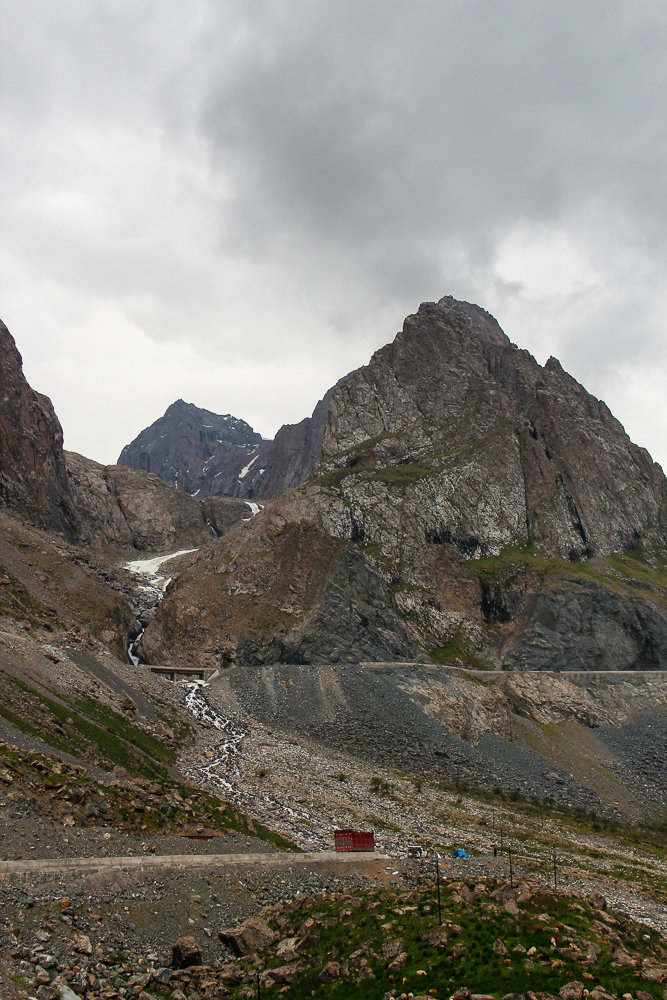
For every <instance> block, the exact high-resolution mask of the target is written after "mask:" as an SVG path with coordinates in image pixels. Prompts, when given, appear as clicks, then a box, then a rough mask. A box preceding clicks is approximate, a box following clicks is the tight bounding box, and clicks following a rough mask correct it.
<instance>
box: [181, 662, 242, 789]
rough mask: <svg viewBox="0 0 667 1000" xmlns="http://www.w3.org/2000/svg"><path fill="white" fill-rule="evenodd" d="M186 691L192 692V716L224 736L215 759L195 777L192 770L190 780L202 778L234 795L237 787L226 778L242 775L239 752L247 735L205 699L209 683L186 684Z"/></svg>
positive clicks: (187, 703)
mask: <svg viewBox="0 0 667 1000" xmlns="http://www.w3.org/2000/svg"><path fill="white" fill-rule="evenodd" d="M182 684H183V687H184V688H185V689H186V691H187V692H188V693H187V695H186V697H185V707H186V708H187V710H188V712H190V714H191V715H193V716H194V717H195V719H196V720H197V722H199V723H202V724H203V725H205V726H212V727H213V729H217V730H218V732H219V733H220V734H221V738H220V740H219V742H218V743H217V745H216V746H215V749H214V750H213V759H212V760H211V761H210V762H209V763H207V764H202V765H200V766H199V767H198V768H197V769H196V771H195V772H194V773H193V769H190V773H189V774H188V777H190V778H192V777H197V778H199V779H201V778H202V777H203V778H205V779H206V781H209V782H210V783H211V784H212V785H215V787H216V788H222V789H224V790H225V792H227V793H228V794H229V793H233V792H234V787H233V785H232V784H231V782H230V781H228V780H227V778H225V777H223V775H224V774H230V772H233V774H234V775H236V774H238V767H237V765H236V762H235V760H234V756H235V754H236V753H237V752H238V749H239V746H240V744H241V740H242V739H243V737H244V736H245V735H246V734H245V732H244V731H243V730H242V729H239V728H238V724H237V723H236V722H234V720H233V719H225V718H223V716H221V715H218V713H217V712H216V711H214V710H213V709H212V708H211V706H210V705H209V703H208V702H207V701H206V697H205V696H204V692H203V690H202V689H203V688H205V687H208V684H207V683H206V681H202V680H194V681H183V682H182Z"/></svg>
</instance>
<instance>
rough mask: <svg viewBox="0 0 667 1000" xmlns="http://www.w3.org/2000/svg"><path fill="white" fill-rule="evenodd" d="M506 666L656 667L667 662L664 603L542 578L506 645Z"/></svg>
mask: <svg viewBox="0 0 667 1000" xmlns="http://www.w3.org/2000/svg"><path fill="white" fill-rule="evenodd" d="M503 662H504V664H505V666H506V667H507V668H509V669H522V668H523V669H526V668H528V669H531V670H563V669H565V670H656V669H659V668H661V667H662V668H665V666H666V665H667V616H666V615H665V608H664V604H663V606H662V608H661V607H660V605H659V604H658V603H654V602H653V601H651V600H648V599H646V598H642V596H640V595H639V594H638V593H636V594H632V595H630V594H627V593H626V594H622V593H618V592H617V591H615V590H614V589H612V588H611V587H608V586H606V587H605V586H600V585H599V584H597V583H595V582H594V581H592V580H581V579H576V578H574V579H573V578H569V579H563V580H560V581H558V583H557V584H554V582H553V581H549V582H548V583H545V585H544V586H542V587H541V589H540V590H539V591H538V593H537V594H536V596H535V599H534V602H533V604H532V607H531V611H530V616H529V618H528V620H527V621H526V623H525V626H524V628H522V629H520V630H519V631H518V632H517V633H516V634H515V636H513V637H512V639H511V640H510V641H509V642H508V643H507V644H506V646H505V648H504V650H503Z"/></svg>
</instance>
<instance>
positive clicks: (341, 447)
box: [318, 298, 666, 559]
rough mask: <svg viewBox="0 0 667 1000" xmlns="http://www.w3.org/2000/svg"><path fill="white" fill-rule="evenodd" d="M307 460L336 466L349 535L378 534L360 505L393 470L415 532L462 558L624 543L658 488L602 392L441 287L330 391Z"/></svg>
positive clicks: (648, 522) (636, 533)
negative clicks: (440, 293) (319, 440)
mask: <svg viewBox="0 0 667 1000" xmlns="http://www.w3.org/2000/svg"><path fill="white" fill-rule="evenodd" d="M318 471H319V472H320V473H323V472H327V471H328V472H335V473H336V474H337V482H338V484H339V487H340V491H341V494H342V496H344V497H345V499H347V500H348V501H349V504H350V506H349V512H350V513H349V519H350V526H349V534H350V535H353V534H354V533H356V534H357V535H359V534H360V533H361V534H363V537H364V539H365V540H366V542H367V543H375V544H379V545H381V546H383V547H384V545H385V544H386V543H385V541H384V539H383V537H382V533H383V530H384V528H385V525H384V523H383V520H384V519H383V518H378V517H377V516H375V515H374V513H373V512H374V511H376V510H377V508H378V504H379V503H384V502H386V492H387V491H386V485H387V483H389V484H390V485H392V486H394V485H397V484H398V481H399V480H400V485H402V486H403V487H404V491H403V492H404V495H405V498H406V499H407V500H408V503H409V505H410V506H411V512H410V519H411V520H413V519H414V518H416V519H417V521H418V524H419V530H421V531H422V533H423V537H424V539H425V540H426V541H427V542H428V543H430V544H441V543H450V544H453V545H454V546H455V547H456V548H458V550H459V551H460V552H461V553H462V554H463V555H464V556H465V557H466V558H471V557H482V556H486V555H490V554H494V553H498V552H500V551H501V550H502V549H504V548H506V547H507V546H509V545H516V544H524V545H525V544H534V545H535V546H536V547H538V548H539V549H540V550H541V551H544V552H547V553H549V554H550V555H554V556H561V557H564V558H571V559H581V558H584V557H588V556H591V555H593V554H608V553H610V552H617V551H625V550H627V549H630V548H633V547H635V546H637V545H638V544H641V543H643V542H646V541H647V540H649V539H651V538H654V537H655V535H656V532H657V531H658V529H659V521H660V512H661V506H662V505H663V504H664V500H665V495H666V491H665V477H664V475H663V473H662V470H661V469H660V467H659V466H657V465H655V464H654V463H653V462H652V461H651V458H650V456H649V455H648V453H647V452H646V451H645V450H644V449H641V448H638V447H637V446H636V445H634V444H632V442H631V441H630V440H629V438H628V436H627V435H626V433H625V431H624V430H623V428H622V426H621V425H620V424H619V422H618V421H617V420H616V419H615V418H614V417H613V416H612V414H611V413H610V411H609V409H608V408H607V407H606V405H605V404H604V403H602V402H600V401H599V400H597V399H595V397H593V396H591V395H590V394H589V393H587V392H586V390H585V389H584V388H583V387H582V386H581V385H579V384H578V383H577V382H576V381H575V380H574V379H573V378H571V376H569V375H568V374H567V373H566V372H564V371H563V369H562V368H561V366H560V364H559V363H558V362H557V361H556V360H555V359H553V358H551V359H549V361H548V362H547V364H546V365H545V366H544V367H541V366H540V365H538V364H537V362H536V361H535V360H534V358H532V357H531V355H530V354H528V353H527V352H526V351H521V350H519V349H518V348H517V347H515V346H514V345H513V344H511V343H510V342H509V340H508V338H507V337H506V336H505V334H504V333H503V332H502V330H501V329H500V327H499V326H498V324H497V323H496V321H495V320H494V319H493V318H492V317H491V316H489V314H488V313H486V312H484V310H482V309H480V308H479V307H478V306H473V305H469V304H468V303H463V302H456V301H455V300H453V299H451V298H445V299H442V300H441V301H440V302H438V303H427V304H425V305H422V306H421V307H420V309H419V311H418V312H417V313H416V314H415V315H414V316H409V317H408V318H407V319H406V321H405V324H404V327H403V330H402V332H401V333H400V334H398V336H397V337H396V339H395V340H394V342H393V343H392V344H390V345H388V346H387V347H385V348H383V349H382V350H381V351H378V352H377V354H376V355H375V356H374V357H373V358H372V360H371V362H370V363H369V364H368V366H367V367H366V368H362V369H360V370H359V371H358V372H356V373H355V374H354V375H353V376H352V377H351V378H350V379H348V380H347V381H346V382H345V383H344V384H343V385H342V386H339V387H338V388H337V389H336V390H335V391H334V392H333V393H332V395H331V400H330V403H329V419H328V424H327V429H326V432H325V435H324V439H323V445H322V460H321V462H320V465H319V467H318ZM331 478H332V480H333V479H334V478H335V477H331Z"/></svg>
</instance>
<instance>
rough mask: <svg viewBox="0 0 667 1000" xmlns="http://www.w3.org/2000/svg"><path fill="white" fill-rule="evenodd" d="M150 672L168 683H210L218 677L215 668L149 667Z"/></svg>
mask: <svg viewBox="0 0 667 1000" xmlns="http://www.w3.org/2000/svg"><path fill="white" fill-rule="evenodd" d="M150 671H151V673H152V674H158V675H159V676H160V677H166V678H167V680H170V681H194V680H200V681H212V680H214V679H215V678H216V677H217V676H218V670H217V668H216V667H169V666H151V667H150Z"/></svg>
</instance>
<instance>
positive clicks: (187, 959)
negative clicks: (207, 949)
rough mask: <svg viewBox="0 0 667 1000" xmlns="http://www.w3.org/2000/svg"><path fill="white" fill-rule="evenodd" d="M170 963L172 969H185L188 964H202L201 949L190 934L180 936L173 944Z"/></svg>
mask: <svg viewBox="0 0 667 1000" xmlns="http://www.w3.org/2000/svg"><path fill="white" fill-rule="evenodd" d="M171 964H172V966H173V968H174V969H186V968H188V966H190V965H201V964H202V950H201V948H200V947H199V945H198V944H197V942H196V941H195V939H194V938H193V937H192V936H191V935H186V936H184V937H180V938H179V939H178V941H177V942H176V943H175V944H174V945H173V947H172V949H171Z"/></svg>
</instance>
